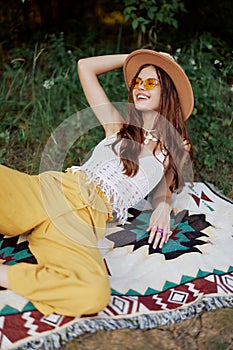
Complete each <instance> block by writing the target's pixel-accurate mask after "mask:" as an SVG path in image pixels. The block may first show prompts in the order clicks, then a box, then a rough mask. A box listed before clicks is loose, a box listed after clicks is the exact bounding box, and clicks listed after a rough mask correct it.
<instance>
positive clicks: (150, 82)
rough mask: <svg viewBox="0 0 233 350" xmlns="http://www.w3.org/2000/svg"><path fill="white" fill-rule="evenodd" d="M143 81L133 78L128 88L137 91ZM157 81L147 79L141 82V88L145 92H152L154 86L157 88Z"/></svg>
mask: <svg viewBox="0 0 233 350" xmlns="http://www.w3.org/2000/svg"><path fill="white" fill-rule="evenodd" d="M142 82H143V81H142V80H141V79H140V78H134V79H132V81H131V83H130V87H131V89H138V88H139V86H140V84H141V83H142ZM159 85H160V84H159V81H158V80H156V79H154V78H148V79H146V80H145V81H144V82H143V86H144V88H145V89H146V90H152V89H154V88H155V87H156V86H159Z"/></svg>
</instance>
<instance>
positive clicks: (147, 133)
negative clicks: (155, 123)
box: [143, 128, 158, 145]
mask: <svg viewBox="0 0 233 350" xmlns="http://www.w3.org/2000/svg"><path fill="white" fill-rule="evenodd" d="M143 130H144V131H145V133H144V144H145V145H148V143H149V142H150V141H153V142H157V141H158V139H157V138H156V137H154V136H153V135H152V134H151V133H152V132H156V130H147V129H144V128H143Z"/></svg>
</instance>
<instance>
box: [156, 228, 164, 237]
mask: <svg viewBox="0 0 233 350" xmlns="http://www.w3.org/2000/svg"><path fill="white" fill-rule="evenodd" d="M157 232H158V233H160V237H163V232H164V231H163V229H162V228H157Z"/></svg>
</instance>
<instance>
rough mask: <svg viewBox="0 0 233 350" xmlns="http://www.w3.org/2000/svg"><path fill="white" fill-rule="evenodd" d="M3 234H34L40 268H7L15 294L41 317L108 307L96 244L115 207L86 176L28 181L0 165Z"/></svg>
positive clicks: (31, 242) (51, 174)
mask: <svg viewBox="0 0 233 350" xmlns="http://www.w3.org/2000/svg"><path fill="white" fill-rule="evenodd" d="M0 186H1V190H0V233H2V234H5V235H9V236H14V235H18V234H23V233H25V232H29V231H30V232H31V233H30V234H29V236H28V240H29V248H30V250H31V252H32V253H33V254H34V256H35V257H36V259H37V262H38V263H37V264H29V263H18V264H16V265H12V266H9V270H8V278H9V283H10V287H11V289H12V290H14V291H15V292H17V293H18V294H20V295H23V296H25V297H26V298H28V299H29V300H30V301H31V302H32V303H33V304H34V306H35V307H36V308H37V309H38V310H39V311H41V312H42V313H43V314H50V313H53V312H55V313H58V314H62V315H67V316H79V315H83V314H93V313H96V312H98V311H100V310H102V309H103V308H104V307H105V306H106V305H107V303H108V302H109V297H110V286H109V279H108V275H107V271H106V268H105V265H104V262H103V260H102V257H101V254H100V252H99V250H98V248H97V239H98V238H99V237H100V236H102V235H103V234H104V232H105V225H106V221H108V220H111V206H110V204H109V203H108V201H107V199H106V197H105V196H104V194H103V193H102V192H101V191H100V190H99V188H98V187H97V186H96V185H95V184H93V183H89V184H88V183H87V179H86V176H85V175H84V174H83V173H82V172H77V173H76V174H72V173H71V172H68V173H60V172H54V171H50V172H45V173H42V174H40V175H36V176H34V175H33V176H30V175H27V174H23V173H20V172H18V171H16V170H13V169H10V168H7V167H5V166H2V165H0Z"/></svg>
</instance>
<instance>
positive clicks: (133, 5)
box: [123, 0, 184, 34]
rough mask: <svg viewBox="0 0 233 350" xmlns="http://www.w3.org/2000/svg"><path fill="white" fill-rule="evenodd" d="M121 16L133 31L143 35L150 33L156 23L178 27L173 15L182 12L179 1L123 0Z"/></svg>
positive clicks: (181, 2)
mask: <svg viewBox="0 0 233 350" xmlns="http://www.w3.org/2000/svg"><path fill="white" fill-rule="evenodd" d="M124 5H125V9H124V11H123V14H124V16H125V20H126V21H130V22H131V25H132V28H133V30H136V29H137V30H138V32H139V33H142V34H145V33H146V31H147V32H150V31H151V30H152V29H153V28H154V27H157V25H158V23H159V24H160V25H161V24H167V25H171V26H173V27H175V28H177V27H178V21H177V19H176V18H175V15H176V14H177V13H178V12H179V11H184V3H183V1H181V0H170V1H167V0H161V1H158V0H124Z"/></svg>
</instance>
